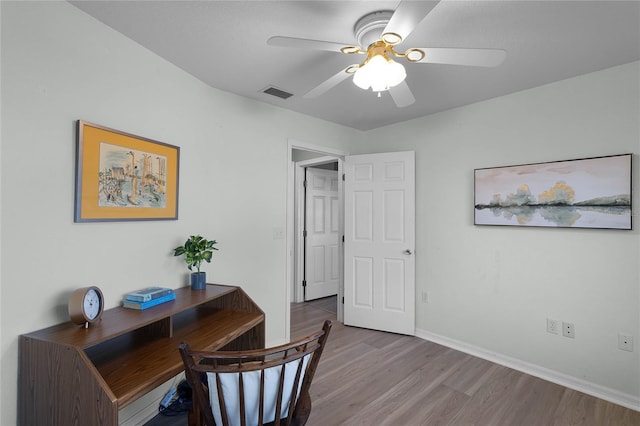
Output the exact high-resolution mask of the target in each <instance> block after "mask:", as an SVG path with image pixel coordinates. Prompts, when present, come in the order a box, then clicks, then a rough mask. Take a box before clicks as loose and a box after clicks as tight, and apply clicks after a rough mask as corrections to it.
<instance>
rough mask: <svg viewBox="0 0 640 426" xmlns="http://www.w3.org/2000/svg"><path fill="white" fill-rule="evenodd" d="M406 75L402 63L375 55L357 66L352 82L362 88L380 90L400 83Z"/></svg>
mask: <svg viewBox="0 0 640 426" xmlns="http://www.w3.org/2000/svg"><path fill="white" fill-rule="evenodd" d="M406 77H407V73H406V71H405V69H404V67H403V66H402V64H399V63H397V62H395V61H393V60H391V59H387V58H385V57H383V56H382V55H376V56H374V57H373V58H371V59H370V60H369V62H367V63H366V64H365V65H364V66H363V67H360V68H358V70H357V71H356V72H355V74H354V76H353V83H354V84H355V85H356V86H358V87H359V88H361V89H363V90H367V89H369V88H371V90H373V91H374V92H382V91H384V90H389V88H391V87H394V86H397V85H398V84H400V83H402V82H403V81H404V79H405V78H406Z"/></svg>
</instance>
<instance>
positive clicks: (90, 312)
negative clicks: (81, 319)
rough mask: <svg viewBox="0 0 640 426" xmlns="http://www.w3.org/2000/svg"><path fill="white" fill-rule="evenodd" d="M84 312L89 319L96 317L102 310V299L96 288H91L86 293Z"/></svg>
mask: <svg viewBox="0 0 640 426" xmlns="http://www.w3.org/2000/svg"><path fill="white" fill-rule="evenodd" d="M83 305H84V313H85V315H86V316H87V319H88V320H89V321H92V320H94V319H96V317H97V316H98V314H100V311H101V305H102V300H100V295H99V294H98V292H97V291H96V290H95V289H93V288H92V289H89V291H87V292H86V293H85V295H84V301H83Z"/></svg>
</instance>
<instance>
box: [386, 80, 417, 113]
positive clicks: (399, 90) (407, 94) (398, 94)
mask: <svg viewBox="0 0 640 426" xmlns="http://www.w3.org/2000/svg"><path fill="white" fill-rule="evenodd" d="M389 94H390V95H391V97H392V98H393V102H395V103H396V106H397V107H398V108H403V107H406V106H409V105H411V104H412V103H414V102H415V101H416V98H414V97H413V93H411V89H409V85H408V84H407V81H406V80H405V81H403V82H402V83H400V84H398V85H397V86H394V87H392V88H390V89H389Z"/></svg>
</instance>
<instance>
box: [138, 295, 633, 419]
mask: <svg viewBox="0 0 640 426" xmlns="http://www.w3.org/2000/svg"><path fill="white" fill-rule="evenodd" d="M332 306H335V302H333V305H332V304H331V302H330V301H327V300H324V301H322V300H321V301H319V302H317V303H301V304H294V305H292V307H291V338H292V339H296V338H298V337H302V336H304V335H307V334H309V333H311V332H313V331H315V330H316V329H318V328H319V327H320V326H321V325H322V321H324V320H325V319H332V320H335V309H332ZM311 399H312V401H313V408H312V411H311V417H310V418H309V421H308V423H307V425H308V426H328V425H394V426H396V425H407V426H413V425H416V426H417V425H451V426H462V425H478V426H484V425H491V426H494V425H496V426H497V425H507V426H512V425H513V426H528V425H531V426H542V425H557V426H569V425H585V426H587V425H593V426H601V425H610V426H626V425H628V426H638V425H640V412H637V411H633V410H629V409H627V408H624V407H621V406H618V405H615V404H611V403H609V402H606V401H603V400H600V399H597V398H594V397H592V396H588V395H585V394H583V393H580V392H577V391H574V390H571V389H567V388H564V387H562V386H559V385H556V384H553V383H550V382H546V381H544V380H541V379H537V378H535V377H532V376H529V375H526V374H524V373H520V372H518V371H515V370H512V369H509V368H506V367H502V366H499V365H497V364H494V363H491V362H489V361H485V360H483V359H480V358H476V357H473V356H470V355H467V354H464V353H462V352H458V351H455V350H453V349H449V348H447V347H444V346H440V345H438V344H435V343H431V342H428V341H425V340H422V339H420V338H417V337H410V336H400V335H396V334H391V333H384V332H377V331H372V330H366V329H360V328H353V327H345V326H343V325H342V324H340V323H337V322H335V321H334V326H333V330H332V331H331V335H330V336H329V340H328V342H327V346H326V348H325V351H324V354H323V355H322V359H321V360H320V365H319V366H318V370H317V372H316V376H315V379H314V381H313V384H312V386H311ZM154 420H156V419H154ZM154 420H152V421H151V422H149V423H147V425H148V426H159V425H166V426H178V425H185V424H186V418H181V419H178V418H176V419H172V420H173V422H172V423H166V422H163V423H154ZM163 420H165V419H163Z"/></svg>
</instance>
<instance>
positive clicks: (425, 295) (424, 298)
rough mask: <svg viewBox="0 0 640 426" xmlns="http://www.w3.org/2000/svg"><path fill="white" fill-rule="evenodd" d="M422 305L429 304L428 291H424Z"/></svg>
mask: <svg viewBox="0 0 640 426" xmlns="http://www.w3.org/2000/svg"><path fill="white" fill-rule="evenodd" d="M422 303H429V292H428V291H423V292H422Z"/></svg>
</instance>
